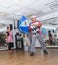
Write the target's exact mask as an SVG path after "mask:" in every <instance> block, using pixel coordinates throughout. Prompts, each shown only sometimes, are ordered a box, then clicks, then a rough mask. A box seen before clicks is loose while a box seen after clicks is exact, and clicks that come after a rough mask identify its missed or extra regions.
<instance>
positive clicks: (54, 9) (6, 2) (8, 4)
mask: <svg viewBox="0 0 58 65" xmlns="http://www.w3.org/2000/svg"><path fill="white" fill-rule="evenodd" d="M22 15H24V16H26V17H28V18H29V17H30V16H31V15H37V16H38V18H39V20H44V23H45V25H47V24H49V23H48V22H51V23H53V20H52V19H51V18H54V17H56V18H54V21H55V20H57V22H56V23H58V19H57V18H58V0H0V22H2V20H3V22H2V23H6V24H9V23H10V20H11V21H13V20H17V19H19V18H20V17H21V16H22ZM53 16H54V17H53ZM47 19H50V20H47ZM46 21H47V22H46ZM44 23H43V24H44ZM49 25H50V24H49Z"/></svg>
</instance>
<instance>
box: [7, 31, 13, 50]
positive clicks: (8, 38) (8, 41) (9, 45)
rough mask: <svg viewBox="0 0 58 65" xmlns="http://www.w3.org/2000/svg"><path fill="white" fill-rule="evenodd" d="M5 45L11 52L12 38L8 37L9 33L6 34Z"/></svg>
mask: <svg viewBox="0 0 58 65" xmlns="http://www.w3.org/2000/svg"><path fill="white" fill-rule="evenodd" d="M6 43H7V44H8V50H11V47H12V37H11V36H10V35H9V32H6Z"/></svg>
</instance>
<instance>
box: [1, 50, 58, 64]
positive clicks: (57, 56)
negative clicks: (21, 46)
mask: <svg viewBox="0 0 58 65" xmlns="http://www.w3.org/2000/svg"><path fill="white" fill-rule="evenodd" d="M48 52H49V54H48V55H44V54H43V53H42V51H41V49H37V50H36V54H35V56H33V57H31V56H29V54H28V53H27V52H23V51H20V50H17V51H16V50H14V51H13V52H11V53H9V52H8V51H0V65H58V49H48Z"/></svg>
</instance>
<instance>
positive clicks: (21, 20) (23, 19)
mask: <svg viewBox="0 0 58 65" xmlns="http://www.w3.org/2000/svg"><path fill="white" fill-rule="evenodd" d="M25 20H27V18H26V17H25V16H22V17H21V18H20V20H19V24H21V23H22V22H25Z"/></svg>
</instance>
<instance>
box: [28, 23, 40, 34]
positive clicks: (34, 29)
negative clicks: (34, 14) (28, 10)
mask: <svg viewBox="0 0 58 65" xmlns="http://www.w3.org/2000/svg"><path fill="white" fill-rule="evenodd" d="M38 23H39V22H34V23H30V25H29V28H30V32H31V33H32V34H36V33H39V34H41V31H40V28H39V27H38V26H32V24H38Z"/></svg>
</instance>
